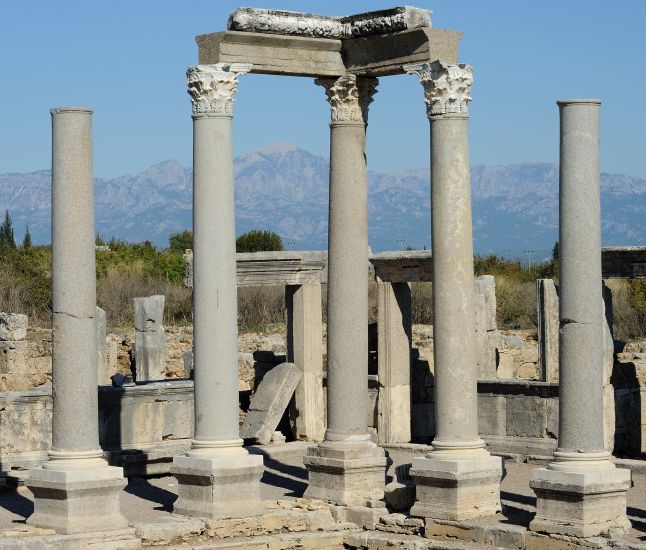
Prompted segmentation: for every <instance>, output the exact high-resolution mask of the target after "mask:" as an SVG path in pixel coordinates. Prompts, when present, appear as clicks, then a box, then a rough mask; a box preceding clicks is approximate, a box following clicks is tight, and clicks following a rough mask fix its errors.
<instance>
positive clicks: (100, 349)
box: [94, 307, 112, 386]
mask: <svg viewBox="0 0 646 550" xmlns="http://www.w3.org/2000/svg"><path fill="white" fill-rule="evenodd" d="M94 320H95V328H96V363H97V364H96V372H97V381H98V383H99V386H107V385H108V384H111V383H112V380H110V371H109V368H108V344H107V336H108V328H107V324H108V323H107V318H106V315H105V311H104V310H103V309H101V308H100V307H97V308H96V310H95V317H94Z"/></svg>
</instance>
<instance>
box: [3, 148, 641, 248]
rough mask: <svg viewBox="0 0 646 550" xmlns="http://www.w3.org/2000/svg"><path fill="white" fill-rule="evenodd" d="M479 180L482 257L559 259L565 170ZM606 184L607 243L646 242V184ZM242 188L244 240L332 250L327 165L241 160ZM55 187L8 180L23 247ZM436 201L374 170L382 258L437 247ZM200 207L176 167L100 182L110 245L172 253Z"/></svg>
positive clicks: (41, 236)
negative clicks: (527, 254) (247, 234)
mask: <svg viewBox="0 0 646 550" xmlns="http://www.w3.org/2000/svg"><path fill="white" fill-rule="evenodd" d="M471 173H472V190H473V225H474V240H475V249H476V251H478V252H481V253H489V252H495V253H498V254H502V255H505V256H518V255H521V254H522V253H523V251H525V250H533V251H535V253H536V255H535V256H534V257H535V258H536V259H541V258H543V257H545V256H547V255H549V251H550V250H551V248H552V245H553V244H554V241H555V240H556V239H557V238H558V167H557V166H556V165H554V164H549V163H542V162H527V163H521V164H514V165H509V166H474V167H472V172H471ZM601 182H602V183H601V187H602V234H603V244H604V245H637V244H639V245H643V244H646V179H640V178H634V177H630V176H625V175H618V174H602V177H601ZM235 183H236V214H237V216H236V217H237V231H238V233H242V232H244V231H248V230H250V229H256V228H258V229H270V230H272V231H276V232H277V233H279V234H280V235H281V236H282V238H283V241H284V243H285V245H286V247H289V248H294V249H302V250H307V249H323V248H325V247H326V243H327V198H328V160H327V159H326V158H323V157H320V156H316V155H313V154H311V153H309V152H307V151H304V150H302V149H299V148H298V147H296V146H294V145H289V144H282V143H277V144H272V145H269V146H267V147H264V148H262V149H259V150H257V151H254V152H252V153H249V154H247V155H244V156H241V157H238V158H237V159H235ZM50 186H51V174H50V171H49V170H40V171H37V172H31V173H27V174H0V210H1V211H2V212H4V210H5V209H8V210H9V212H10V213H11V215H12V217H13V220H14V228H15V233H16V238H17V240H20V239H22V234H23V231H24V227H25V224H26V223H29V229H30V231H31V235H32V239H33V241H34V242H36V243H46V242H49V240H50V200H51V199H50V196H51V193H50ZM429 196H430V187H429V171H428V169H418V170H404V171H400V172H394V173H377V172H370V176H369V227H370V245H371V247H372V249H373V251H375V252H377V251H382V250H393V249H398V248H400V246H404V247H407V246H411V247H414V248H423V247H424V246H426V247H430V243H431V238H430V206H429V203H430V198H429ZM191 200H192V199H191V169H190V168H186V167H183V166H181V165H180V164H179V163H177V162H175V161H173V160H168V161H164V162H161V163H159V164H156V165H154V166H152V167H150V168H149V169H147V170H145V171H144V172H142V173H140V174H137V175H135V176H130V175H127V176H121V177H119V178H116V179H111V180H105V179H99V178H97V180H96V201H95V202H96V228H97V231H98V232H99V233H101V234H102V235H103V236H104V237H106V238H109V237H112V236H114V237H118V238H122V239H126V240H128V241H144V240H150V241H152V242H154V243H155V244H157V245H159V246H166V245H167V243H168V235H169V234H170V233H173V232H175V231H180V230H183V229H186V228H190V227H191ZM2 212H0V213H2ZM214 215H217V213H216V212H214ZM400 241H402V242H400Z"/></svg>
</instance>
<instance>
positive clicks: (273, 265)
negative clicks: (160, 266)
mask: <svg viewBox="0 0 646 550" xmlns="http://www.w3.org/2000/svg"><path fill="white" fill-rule="evenodd" d="M236 260H237V272H238V285H239V286H259V285H303V284H306V283H311V282H320V281H321V272H322V271H323V269H324V268H325V265H326V262H327V256H326V253H325V252H254V253H239V254H237V255H236ZM184 265H185V267H186V277H185V279H184V284H185V286H187V287H189V288H192V287H193V252H192V251H191V250H187V251H186V253H185V254H184Z"/></svg>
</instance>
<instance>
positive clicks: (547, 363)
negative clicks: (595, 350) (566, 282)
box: [536, 279, 559, 382]
mask: <svg viewBox="0 0 646 550" xmlns="http://www.w3.org/2000/svg"><path fill="white" fill-rule="evenodd" d="M536 314H537V318H538V362H539V368H540V373H541V380H542V381H543V382H557V381H558V379H559V295H558V291H557V289H556V285H555V284H554V281H553V280H552V279H536Z"/></svg>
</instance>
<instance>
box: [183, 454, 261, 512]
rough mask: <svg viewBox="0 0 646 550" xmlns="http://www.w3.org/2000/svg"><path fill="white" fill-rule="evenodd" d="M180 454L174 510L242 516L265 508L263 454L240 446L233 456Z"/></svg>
mask: <svg viewBox="0 0 646 550" xmlns="http://www.w3.org/2000/svg"><path fill="white" fill-rule="evenodd" d="M190 455H191V452H189V454H188V455H181V456H176V457H175V458H174V459H173V465H172V466H171V470H170V471H171V474H173V475H174V476H175V477H176V478H177V482H178V498H177V501H175V504H174V506H173V513H175V514H180V515H183V516H194V517H206V518H221V519H226V518H242V517H248V516H257V515H260V514H262V513H264V511H265V505H264V504H263V502H262V500H261V499H260V478H261V477H262V474H263V473H264V471H265V468H264V466H263V458H262V456H257V455H250V454H247V452H246V451H243V449H240V454H237V455H231V456H220V457H218V456H190Z"/></svg>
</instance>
